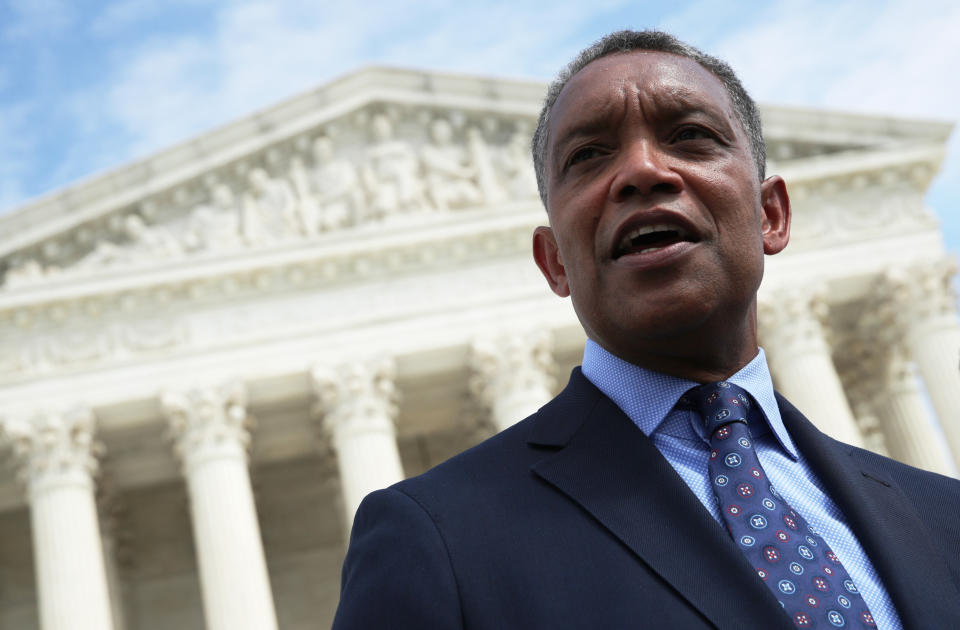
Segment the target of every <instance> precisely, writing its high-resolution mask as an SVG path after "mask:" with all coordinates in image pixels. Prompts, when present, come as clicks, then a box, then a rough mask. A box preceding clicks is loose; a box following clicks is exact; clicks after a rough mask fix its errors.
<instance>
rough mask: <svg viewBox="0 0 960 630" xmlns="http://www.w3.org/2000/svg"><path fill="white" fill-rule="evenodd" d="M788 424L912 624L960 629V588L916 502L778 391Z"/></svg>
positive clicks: (905, 619)
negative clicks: (820, 427) (815, 424)
mask: <svg viewBox="0 0 960 630" xmlns="http://www.w3.org/2000/svg"><path fill="white" fill-rule="evenodd" d="M778 402H779V403H780V410H781V414H782V416H783V421H784V425H785V426H786V427H787V430H788V431H789V432H790V435H791V436H792V437H793V439H794V440H796V442H797V446H798V448H799V449H800V452H802V453H803V455H804V457H805V458H806V459H807V461H809V463H810V466H811V467H812V468H813V470H814V471H815V472H816V474H817V476H818V477H819V479H820V481H821V482H822V483H823V484H824V486H825V488H826V490H827V493H828V494H829V495H830V497H831V498H832V499H833V500H834V501H835V502H836V503H837V505H838V506H839V507H840V509H841V510H842V511H843V513H844V515H845V516H846V517H847V520H848V522H849V523H850V527H851V528H852V529H853V532H854V533H855V534H856V536H857V539H858V540H859V541H860V544H861V545H862V546H863V548H864V550H865V551H866V552H867V555H868V556H869V557H870V561H871V562H872V563H873V565H874V567H876V569H877V571H878V572H879V574H880V577H881V579H882V580H883V584H884V586H885V587H886V589H887V592H888V593H889V594H890V597H891V599H893V602H894V604H895V605H896V608H897V612H898V613H899V614H900V618H901V620H902V621H903V624H904V627H906V628H946V627H960V626H957V625H956V624H957V623H960V592H958V590H957V586H956V583H955V582H954V580H953V578H952V577H951V575H950V570H949V568H948V567H947V564H946V563H945V561H944V558H943V556H942V555H941V553H940V551H939V550H938V549H937V548H936V547H934V545H933V544H932V537H931V536H930V535H929V534H928V533H927V531H926V527H925V526H924V524H923V522H922V521H921V520H920V517H919V515H918V514H917V512H916V510H915V509H914V507H913V505H912V504H911V503H910V500H909V499H908V498H907V497H906V496H905V495H904V494H903V492H902V491H901V490H900V488H899V487H898V486H897V485H896V484H895V483H894V482H893V481H892V480H891V479H890V478H889V476H888V475H887V474H886V473H885V472H883V470H881V469H879V468H877V467H876V466H871V465H870V464H869V462H866V461H864V459H863V458H854V454H855V453H856V449H854V448H853V447H851V446H847V445H845V444H841V443H840V442H837V441H835V440H833V439H831V438H829V437H827V436H826V435H824V434H823V433H821V432H820V431H818V430H817V429H816V428H815V427H814V426H813V425H812V424H811V423H810V422H809V421H808V420H807V419H806V418H804V417H803V415H802V414H801V413H800V412H799V411H797V409H796V408H794V407H793V405H791V404H790V403H789V402H787V401H786V400H785V399H783V398H780V397H778Z"/></svg>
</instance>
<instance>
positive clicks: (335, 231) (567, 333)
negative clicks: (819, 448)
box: [0, 68, 960, 630]
mask: <svg viewBox="0 0 960 630" xmlns="http://www.w3.org/2000/svg"><path fill="white" fill-rule="evenodd" d="M544 87H545V86H544V85H543V84H539V83H532V82H531V83H527V82H516V81H506V80H500V79H494V78H479V77H470V76H455V75H445V74H434V73H423V72H413V71H404V70H397V69H381V68H369V69H366V70H363V71H360V72H357V73H354V74H352V75H349V76H346V77H343V78H341V79H339V80H337V81H334V82H332V83H330V84H328V85H325V86H323V87H321V88H319V89H317V90H315V91H313V92H310V93H307V94H303V95H301V96H298V97H296V98H293V99H291V100H289V101H286V102H284V103H280V104H279V105H277V106H275V107H272V108H270V109H267V110H264V111H261V112H258V113H256V114H254V115H252V116H250V117H248V118H246V119H244V120H240V121H237V122H234V123H231V124H229V125H227V126H225V127H223V128H220V129H217V130H215V131H212V132H210V133H207V134H205V135H202V136H199V137H197V138H194V139H192V140H190V141H188V142H185V143H183V144H181V145H178V146H175V147H173V148H170V149H168V150H165V151H163V152H161V153H158V154H156V155H153V156H150V157H148V158H146V159H144V160H141V161H139V162H134V163H131V164H128V165H126V166H123V167H121V168H119V169H116V170H114V171H112V172H109V173H106V174H103V175H100V176H97V177H94V178H91V179H88V180H86V181H82V182H80V183H78V184H76V185H73V186H70V187H68V188H65V189H63V190H60V191H56V192H53V193H51V194H49V195H47V196H46V197H43V198H41V199H38V200H36V201H34V202H32V203H29V204H27V205H25V206H23V207H21V208H18V209H16V210H14V211H13V212H11V213H8V214H5V215H2V216H0V427H2V449H3V450H2V457H3V458H4V459H5V460H6V461H7V463H8V466H7V468H5V470H7V471H8V472H7V473H5V474H4V475H3V476H2V477H0V627H3V628H17V629H22V630H30V629H32V628H42V630H68V629H69V630H88V629H89V630H105V629H113V630H160V629H168V628H176V629H178V630H181V629H188V628H196V629H198V630H199V629H206V630H245V629H250V630H271V629H282V630H305V629H307V628H317V627H326V626H328V625H329V623H330V621H331V619H332V615H333V611H334V609H335V606H336V601H337V597H338V591H339V568H340V564H341V562H342V559H343V554H344V550H345V545H346V541H347V537H348V532H349V527H350V522H351V519H352V515H353V513H354V510H355V509H356V507H357V505H358V503H359V502H360V500H361V499H362V498H363V496H364V495H365V494H366V493H367V492H369V491H371V490H373V489H376V488H380V487H383V486H386V485H389V484H391V483H393V482H394V481H397V480H399V479H401V478H403V477H404V476H408V475H414V474H417V473H420V472H422V471H424V470H426V469H427V468H429V467H431V466H433V465H435V464H437V463H439V462H440V461H442V460H444V459H446V458H447V457H449V456H452V455H453V454H455V453H457V452H459V451H461V450H463V449H465V448H467V447H469V446H470V445H472V444H474V443H476V442H477V441H479V440H481V439H483V438H484V437H486V436H489V435H491V434H493V433H494V432H495V431H497V430H500V429H502V428H504V427H506V426H509V425H510V424H512V423H514V422H516V421H517V420H519V419H521V418H523V417H524V416H525V415H527V414H528V413H530V412H531V411H533V410H535V409H536V408H537V407H538V406H539V405H541V404H543V403H544V402H545V401H547V400H548V399H549V398H550V397H551V396H552V395H553V394H554V393H555V392H556V391H558V389H559V388H560V387H562V385H563V384H564V382H565V381H566V376H567V374H568V373H569V370H570V369H571V367H572V366H574V365H576V364H578V363H579V360H580V356H581V353H582V348H583V341H584V337H583V332H582V330H581V328H580V326H579V324H578V322H577V320H576V317H575V316H574V313H573V310H572V308H571V307H570V305H569V304H568V303H566V301H564V300H560V299H558V298H556V297H555V296H554V295H553V294H552V293H550V292H549V290H548V289H547V286H546V284H545V282H544V281H543V279H542V278H541V277H540V274H539V271H538V270H537V269H536V267H535V266H534V264H533V262H532V259H531V255H530V240H531V238H530V235H531V231H532V229H533V228H534V227H535V226H536V225H539V224H542V223H544V222H545V214H544V211H543V208H542V206H541V205H540V201H539V199H538V198H537V194H536V185H535V181H534V176H533V172H532V168H531V166H530V158H529V153H528V148H527V147H528V143H529V138H530V134H531V132H532V129H533V125H534V122H535V116H536V114H537V112H538V111H539V107H540V102H541V99H542V96H543V93H544ZM763 117H764V125H765V133H766V137H767V143H768V148H769V151H768V152H769V155H770V156H771V162H772V163H771V165H770V169H769V170H770V171H771V172H776V173H780V174H782V175H783V176H784V178H785V179H786V181H787V182H788V186H789V191H790V194H791V197H792V200H793V205H794V229H793V238H792V242H791V245H790V247H789V248H788V249H787V250H786V252H784V253H783V254H781V255H780V256H777V257H774V258H771V259H769V260H768V267H767V272H766V279H765V283H764V286H763V288H762V290H761V295H760V309H759V314H760V320H761V341H762V345H763V346H764V348H765V349H766V352H767V356H768V358H769V361H770V365H771V370H772V372H773V375H774V379H775V382H776V385H777V387H778V388H779V389H780V391H782V392H783V393H784V394H785V395H786V396H787V397H788V398H790V399H791V400H792V401H793V402H794V403H795V404H796V405H797V406H798V407H799V408H800V409H801V410H802V411H804V412H805V413H806V414H807V415H808V416H809V417H810V418H811V420H813V421H814V422H815V423H816V424H818V426H820V428H821V429H823V430H824V431H826V432H827V433H829V434H831V435H833V436H835V437H837V438H840V439H842V440H845V441H847V442H851V443H853V444H859V445H862V446H864V447H866V448H869V449H872V450H875V451H879V452H883V453H887V454H889V455H890V456H892V457H895V458H897V459H900V460H902V461H905V462H908V463H911V464H913V465H916V466H920V467H922V468H926V469H930V470H934V471H938V472H941V473H943V474H947V475H956V474H957V467H956V463H957V462H958V461H960V405H957V404H956V400H957V399H958V396H960V370H958V363H960V324H958V318H957V310H956V305H957V301H956V296H955V294H954V293H953V289H952V286H953V278H954V274H955V265H954V263H953V261H952V259H951V258H950V257H949V256H948V254H947V252H946V251H945V249H944V245H943V239H942V236H941V234H940V231H939V229H938V225H937V222H936V220H935V218H934V215H933V214H932V212H931V211H930V210H929V209H927V208H925V206H924V201H923V199H924V194H925V192H926V189H927V187H928V185H929V183H930V181H931V179H932V178H933V176H934V175H935V174H936V172H937V170H938V169H939V165H940V162H941V160H942V158H943V155H944V151H945V142H946V139H947V137H948V135H949V132H950V126H949V125H946V124H942V123H931V122H924V121H915V120H901V119H889V118H879V117H865V116H854V115H847V114H841V113H834V112H823V111H809V110H803V109H790V108H783V107H768V108H764V109H763ZM400 577H401V578H402V576H400Z"/></svg>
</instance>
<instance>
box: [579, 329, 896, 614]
mask: <svg viewBox="0 0 960 630" xmlns="http://www.w3.org/2000/svg"><path fill="white" fill-rule="evenodd" d="M582 370H583V375H584V376H585V377H587V379H589V380H590V382H591V383H593V384H594V385H596V386H597V388H598V389H599V390H600V391H602V392H603V393H604V394H606V395H607V397H609V398H610V399H611V400H612V401H613V402H614V403H616V405H617V406H618V407H620V409H621V410H623V412H624V413H625V414H627V417H629V418H630V419H631V420H632V421H633V423H634V424H636V425H637V427H639V428H640V430H641V431H643V433H644V434H645V435H646V436H647V437H649V438H650V439H651V441H652V442H653V444H654V446H656V447H657V450H659V451H660V453H661V454H662V455H663V456H664V457H665V458H666V459H667V461H668V462H670V465H671V466H673V468H674V469H675V470H676V471H677V473H679V475H680V477H681V478H682V479H683V480H684V481H685V482H686V484H687V485H688V486H690V489H691V490H693V493H694V494H695V495H697V498H698V499H700V502H701V503H702V504H703V505H704V507H706V508H707V510H708V511H709V512H710V514H712V515H713V518H715V519H716V520H717V521H719V522H720V523H722V522H723V521H722V519H721V516H720V508H719V506H718V505H717V501H716V499H715V498H714V496H713V492H712V491H711V489H710V480H709V475H708V472H707V466H708V462H709V456H710V446H709V445H710V441H709V438H708V437H707V435H706V431H705V429H704V427H703V425H702V423H701V421H700V417H699V415H698V414H697V413H696V412H695V411H692V410H687V409H681V408H677V407H676V403H677V401H678V400H679V399H680V396H681V395H682V394H683V393H684V392H685V391H687V390H688V389H690V388H691V387H696V386H697V385H699V383H695V382H693V381H687V380H684V379H681V378H677V377H674V376H668V375H666V374H660V373H658V372H652V371H650V370H645V369H643V368H641V367H639V366H636V365H634V364H632V363H628V362H626V361H624V360H623V359H620V358H619V357H617V356H615V355H613V354H611V353H609V352H607V351H606V350H605V349H603V348H602V347H601V346H600V345H599V344H597V343H596V342H594V341H593V340H590V339H588V340H587V344H586V347H585V348H584V352H583V366H582ZM727 380H728V381H729V382H731V383H733V384H735V385H738V386H739V387H742V388H743V389H745V390H747V391H748V392H749V393H750V395H751V396H753V398H754V400H756V401H757V403H758V405H759V407H760V409H761V410H762V411H763V418H758V416H759V414H753V415H752V416H751V421H750V425H749V426H750V434H751V436H752V437H753V443H754V445H755V446H756V449H757V457H758V458H759V459H760V464H761V465H762V466H763V469H764V471H765V472H766V473H767V476H768V477H769V478H770V480H771V482H773V485H774V486H775V487H776V488H777V492H779V493H780V494H781V495H782V496H783V498H784V499H786V501H787V503H788V504H789V505H790V506H791V507H792V508H793V509H795V510H796V511H797V512H799V513H800V514H801V515H802V516H803V517H804V518H805V519H806V520H807V522H808V523H809V524H810V525H812V526H813V527H814V529H816V530H817V531H818V532H819V533H820V534H821V535H822V536H823V538H824V540H826V541H827V544H828V545H830V548H831V549H833V551H834V553H836V554H837V556H838V557H839V558H840V561H841V562H842V563H843V566H844V567H845V568H846V569H847V572H848V573H849V574H850V577H851V578H852V579H853V581H854V583H855V584H856V585H857V588H858V589H859V590H860V593H861V595H863V599H864V601H866V603H867V606H869V608H870V612H871V613H873V617H874V620H875V621H876V623H877V627H878V628H880V629H881V630H902V628H903V625H902V624H901V622H900V618H899V617H898V616H897V611H896V609H895V608H894V606H893V602H892V601H891V600H890V596H889V594H888V593H887V591H886V589H885V588H884V587H883V584H882V583H881V582H880V576H879V575H877V571H876V569H874V567H873V564H871V562H870V559H869V558H868V557H867V554H866V552H865V551H864V550H863V547H861V546H860V543H859V541H857V538H856V537H855V536H854V535H853V532H852V531H851V530H850V527H849V525H848V524H847V519H846V517H845V516H844V515H843V513H842V512H841V511H840V508H838V507H837V505H836V504H835V503H834V502H833V501H832V500H831V499H830V497H829V496H827V494H826V492H825V491H824V489H823V485H822V484H821V483H820V480H819V479H817V476H816V475H815V474H814V472H813V470H811V468H810V466H809V465H808V464H807V462H806V460H805V459H804V457H803V455H802V454H800V453H798V452H797V448H796V446H794V444H793V440H791V439H790V434H789V433H787V430H786V428H785V427H784V426H783V420H782V419H781V417H780V408H779V407H778V406H777V401H776V398H775V397H774V394H773V382H772V381H771V379H770V371H769V369H768V368H767V359H766V356H765V355H764V353H763V349H762V348H761V349H760V350H759V352H758V353H757V356H756V357H754V359H753V360H752V361H751V362H750V363H748V364H747V365H746V366H745V367H744V368H743V369H741V370H740V371H739V372H737V373H736V374H734V375H733V376H732V377H730V378H728V379H727ZM764 420H766V422H764Z"/></svg>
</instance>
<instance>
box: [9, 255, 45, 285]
mask: <svg viewBox="0 0 960 630" xmlns="http://www.w3.org/2000/svg"><path fill="white" fill-rule="evenodd" d="M46 276H47V272H46V270H45V269H44V268H43V265H42V264H40V262H39V261H38V260H37V259H36V258H25V259H22V260H20V259H15V260H11V261H10V264H9V267H8V268H7V271H6V273H5V274H4V275H3V283H2V285H0V286H3V288H5V289H15V288H17V287H22V286H25V285H28V284H32V283H34V282H36V281H38V280H40V279H41V278H44V277H46Z"/></svg>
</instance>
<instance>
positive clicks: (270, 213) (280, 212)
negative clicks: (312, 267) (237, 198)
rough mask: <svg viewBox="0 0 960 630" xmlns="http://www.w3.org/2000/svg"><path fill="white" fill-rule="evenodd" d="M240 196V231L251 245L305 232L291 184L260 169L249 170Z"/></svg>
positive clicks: (265, 243) (288, 237)
mask: <svg viewBox="0 0 960 630" xmlns="http://www.w3.org/2000/svg"><path fill="white" fill-rule="evenodd" d="M248 182H249V184H250V190H249V192H248V193H247V194H246V195H245V196H244V199H243V210H242V212H243V213H242V215H241V217H242V219H241V233H242V234H243V238H244V240H245V241H246V242H247V243H248V244H250V245H267V244H271V243H275V242H277V241H283V240H289V239H291V238H293V237H294V236H297V235H302V234H304V233H305V229H304V226H303V222H302V219H301V216H300V214H299V211H298V204H297V199H296V197H295V196H294V194H293V188H292V187H291V186H290V183H289V182H287V181H286V180H284V179H280V178H272V177H270V176H269V175H268V174H267V172H266V171H265V170H263V169H262V168H255V169H253V170H251V171H250V175H249V177H248Z"/></svg>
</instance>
